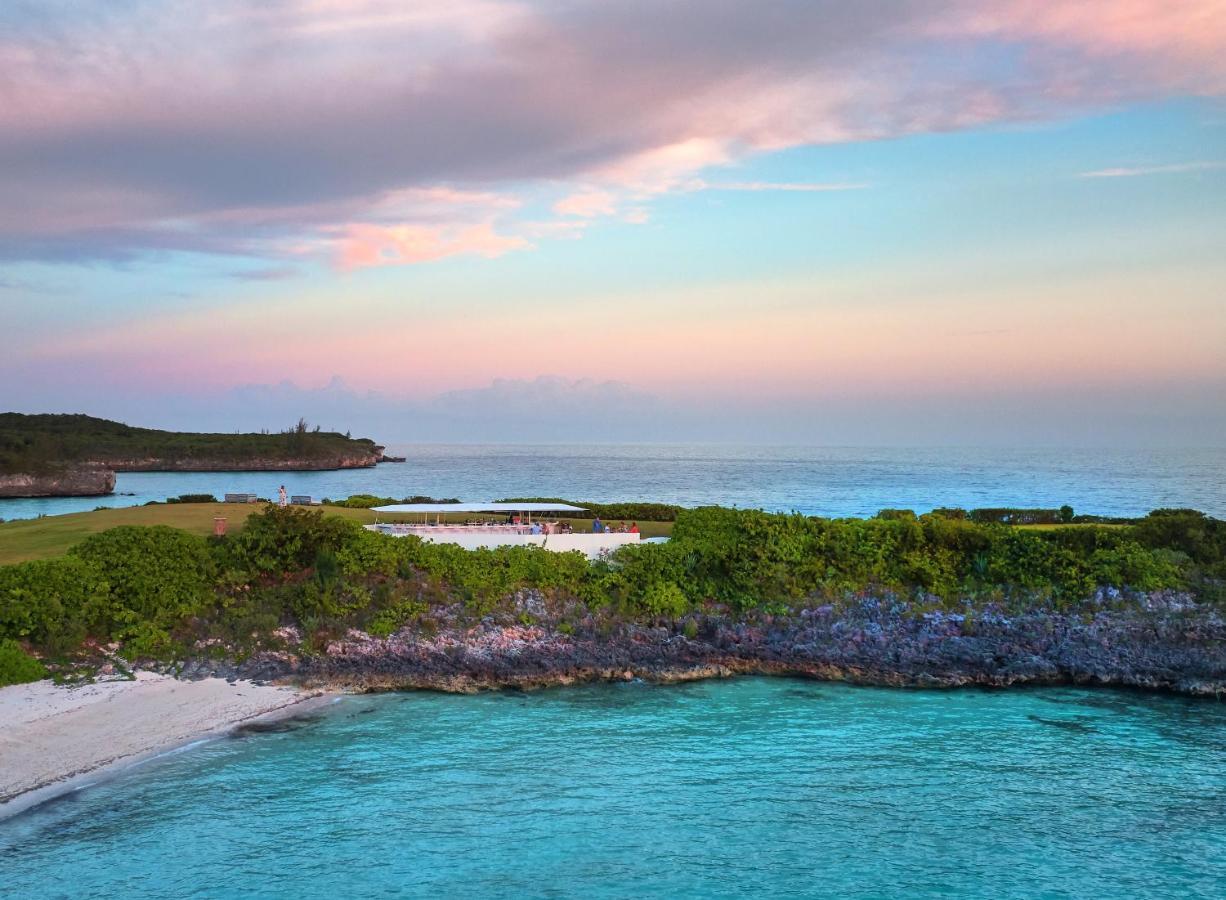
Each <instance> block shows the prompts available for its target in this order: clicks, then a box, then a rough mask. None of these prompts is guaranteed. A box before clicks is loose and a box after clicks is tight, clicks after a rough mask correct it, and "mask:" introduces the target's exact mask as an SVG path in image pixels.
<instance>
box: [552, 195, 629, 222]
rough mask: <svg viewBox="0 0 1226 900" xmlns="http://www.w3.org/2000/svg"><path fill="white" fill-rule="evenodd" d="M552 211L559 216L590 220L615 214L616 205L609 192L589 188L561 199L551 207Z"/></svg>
mask: <svg viewBox="0 0 1226 900" xmlns="http://www.w3.org/2000/svg"><path fill="white" fill-rule="evenodd" d="M553 211H554V212H556V213H557V214H558V215H560V216H580V217H582V218H585V219H591V218H595V217H596V216H611V215H614V214H616V212H617V204H616V202H615V200H614V197H613V194H611V193H610V192H609V191H602V190H595V189H591V188H589V189H587V190H582V191H578V192H576V193H574V194H569V195H568V196H566V197H563V198H562V199H561V200H559V201H558V202H557V203H555V204H554V205H553Z"/></svg>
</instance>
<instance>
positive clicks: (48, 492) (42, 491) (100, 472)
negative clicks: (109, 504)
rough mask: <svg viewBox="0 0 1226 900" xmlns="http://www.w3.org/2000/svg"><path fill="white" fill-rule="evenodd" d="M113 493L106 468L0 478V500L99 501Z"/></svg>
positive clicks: (110, 474) (112, 477)
mask: <svg viewBox="0 0 1226 900" xmlns="http://www.w3.org/2000/svg"><path fill="white" fill-rule="evenodd" d="M114 491H115V472H114V471H113V470H112V469H109V468H107V467H105V466H73V467H71V468H68V469H61V470H58V471H54V472H46V473H30V472H19V473H15V474H11V475H0V497H101V496H104V495H106V494H111V493H114Z"/></svg>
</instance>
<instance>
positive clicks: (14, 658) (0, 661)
mask: <svg viewBox="0 0 1226 900" xmlns="http://www.w3.org/2000/svg"><path fill="white" fill-rule="evenodd" d="M46 677H47V670H46V668H45V667H44V666H43V664H42V663H40V662H39V661H38V660H37V659H35V658H34V657H33V656H30V654H28V653H26V652H25V651H24V650H22V649H21V645H20V644H18V643H17V642H16V641H14V640H13V639H11V638H5V639H3V640H0V687H4V686H6V685H10V684H26V683H27V682H30V681H41V680H42V679H44V678H46Z"/></svg>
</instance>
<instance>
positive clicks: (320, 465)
mask: <svg viewBox="0 0 1226 900" xmlns="http://www.w3.org/2000/svg"><path fill="white" fill-rule="evenodd" d="M382 453H383V448H382V447H378V446H376V447H374V448H373V449H372V450H371V451H370V452H369V453H346V454H340V455H333V456H322V457H310V458H306V457H290V458H275V457H254V458H250V457H249V458H244V459H221V460H218V459H208V460H201V459H161V458H157V457H141V458H127V457H125V458H115V459H104V460H97V461H93V462H90V463H86V464H82V465H75V466H68V467H65V468H60V469H55V470H53V471H49V472H45V473H37V472H20V473H15V474H9V475H2V474H0V497H97V496H102V495H104V494H112V493H114V492H115V473H116V472H314V471H324V470H331V469H365V468H370V467H372V466H374V465H376V464H377V463H378V462H379V461H380V459H381V457H382Z"/></svg>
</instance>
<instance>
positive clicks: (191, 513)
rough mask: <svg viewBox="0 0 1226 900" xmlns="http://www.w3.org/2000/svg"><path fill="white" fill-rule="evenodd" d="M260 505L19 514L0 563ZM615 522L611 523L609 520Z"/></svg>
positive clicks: (1, 536) (653, 526)
mask: <svg viewBox="0 0 1226 900" xmlns="http://www.w3.org/2000/svg"><path fill="white" fill-rule="evenodd" d="M317 508H318V509H322V510H323V511H324V513H325V514H326V515H330V516H344V517H345V518H347V519H354V520H355V521H358V522H361V523H363V524H366V523H369V522H373V521H374V520H375V514H374V513H373V512H371V511H370V510H368V509H347V508H345V507H341V506H323V507H317ZM262 509H264V504H262V503H249V504H239V503H174V504H159V505H157V506H133V507H128V508H125V509H98V510H94V511H93V512H81V513H68V514H67V515H62V516H46V517H45V518H42V519H21V520H18V521H16V522H3V523H0V565H5V564H8V563H15V562H22V561H23V560H27V559H46V558H47V557H51V556H61V555H62V554H64V553H65V552H67V550H68V548H69V547H71V546H72V545H73V544H75V543H77V542H78V541H81V540H83V539H84V538H86V537H88V536H89V535H91V534H95V533H97V532H99V531H106V530H107V529H108V528H115V527H116V526H119V525H169V526H171V527H172V528H182V529H183V530H184V531H190V532H192V533H193V534H202V535H205V534H212V533H213V518H214V516H225V518H226V526H227V530H229V531H230V532H233V531H235V530H237V529H238V528H241V527H242V525H243V523H244V522H246V521H247V516H249V515H251V514H252V513H253V512H258V511H259V510H262ZM466 518H468V516H466V515H464V514H453V515H449V516H444V517H443V519H444V521H450V522H462V521H464V520H465V519H466ZM379 519H380V520H381V521H384V522H406V521H413V519H414V517H409V516H389V515H380V516H379ZM568 521H570V523H571V525H572V527H573V528H574V529H575V530H576V531H590V530H591V528H592V520H591V519H570V520H568ZM612 524H614V525H616V522H614V523H612ZM639 528H640V529H641V531H642V534H643V536H644V537H654V536H657V535H668V534H669V533H671V532H672V530H673V527H672V523H671V522H639Z"/></svg>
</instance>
